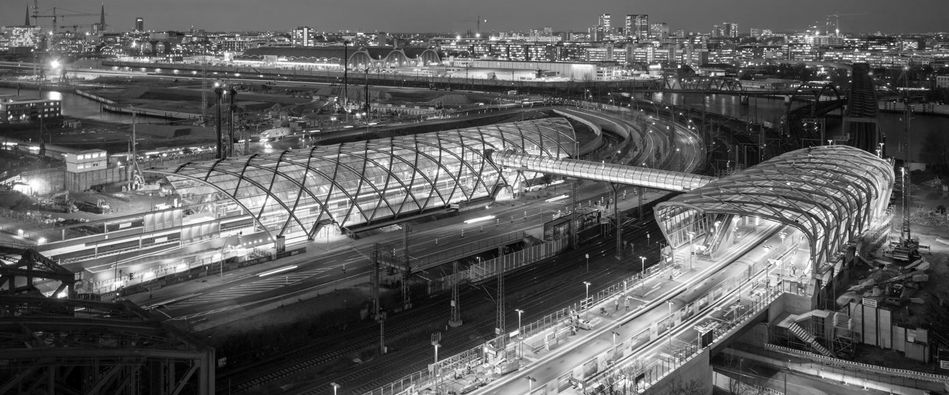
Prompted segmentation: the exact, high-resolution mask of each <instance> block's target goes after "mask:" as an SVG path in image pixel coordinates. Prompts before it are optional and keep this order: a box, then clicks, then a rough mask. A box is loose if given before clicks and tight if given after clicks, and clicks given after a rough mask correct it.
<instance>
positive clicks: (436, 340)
mask: <svg viewBox="0 0 949 395" xmlns="http://www.w3.org/2000/svg"><path fill="white" fill-rule="evenodd" d="M441 340H442V334H441V332H435V333H433V334H432V346H433V347H435V363H433V364H432V377H434V381H435V385H434V387H435V393H436V394H437V393H438V347H440V346H441V343H440V342H441Z"/></svg>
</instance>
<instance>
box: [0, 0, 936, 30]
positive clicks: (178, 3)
mask: <svg viewBox="0 0 949 395" xmlns="http://www.w3.org/2000/svg"><path fill="white" fill-rule="evenodd" d="M824 3H825V2H822V1H819V0H802V1H796V2H793V3H792V2H781V3H778V2H761V1H753V0H710V1H685V0H681V1H675V2H663V1H660V0H642V1H640V2H637V4H628V3H626V2H623V1H619V0H609V1H601V2H598V3H597V4H595V5H593V6H591V5H589V4H586V3H578V2H570V1H566V0H544V1H541V0H524V1H521V2H518V4H519V5H520V6H519V7H516V8H515V7H511V6H510V5H508V4H506V3H504V2H501V1H499V0H485V1H482V2H478V3H477V4H473V3H442V2H437V1H434V0H399V1H397V2H381V3H377V2H373V1H368V0H354V1H349V2H337V1H321V2H318V3H315V4H314V3H310V2H306V1H303V0H281V1H278V2H276V4H272V3H259V2H255V1H251V0H208V1H201V2H194V1H189V0H153V1H149V2H145V3H136V4H135V6H134V7H132V6H131V5H130V4H129V3H126V2H119V1H104V2H100V1H97V0H79V1H75V0H72V1H68V2H67V1H63V0H58V1H48V0H47V1H43V0H41V1H40V9H41V11H45V13H50V12H51V9H52V8H53V7H56V8H57V10H58V11H57V13H58V14H60V15H63V14H69V13H97V12H98V10H99V6H100V4H104V6H105V9H106V13H107V17H106V20H107V24H108V25H109V30H111V31H130V30H133V28H134V23H135V18H137V17H141V18H144V22H145V28H146V29H149V30H152V29H154V30H185V29H187V28H189V27H190V26H195V27H198V28H202V29H205V30H210V31H252V30H259V31H265V30H273V31H283V30H289V29H290V28H292V27H294V26H299V25H307V26H313V27H314V28H315V29H317V30H325V31H336V30H351V31H376V30H378V31H389V32H444V33H451V32H457V33H460V32H465V31H469V30H470V31H474V30H475V29H476V23H475V21H476V19H477V18H478V17H479V16H480V17H481V18H484V19H487V20H488V22H487V23H485V24H482V26H481V30H482V31H510V30H523V29H528V28H540V27H543V26H550V27H552V28H553V30H554V31H585V30H586V28H588V27H590V26H593V25H595V24H596V21H597V18H598V16H599V15H600V14H602V13H611V14H613V15H614V16H615V17H614V18H615V19H616V20H620V19H622V17H623V16H624V15H626V14H649V15H650V21H651V22H666V23H668V24H669V26H670V28H672V29H675V30H678V29H682V30H686V31H695V32H708V31H710V30H711V28H712V26H713V25H715V24H719V23H721V22H726V21H727V22H735V23H738V25H739V29H740V31H741V32H742V33H747V30H748V29H749V28H752V27H755V28H768V29H773V30H775V31H795V30H803V29H804V28H806V27H807V26H809V25H813V24H820V23H822V22H823V19H824V17H825V15H827V14H840V15H841V16H840V26H841V30H842V31H843V32H849V33H872V32H877V31H880V32H883V33H922V32H937V31H949V23H946V20H945V18H944V17H943V15H945V14H946V13H949V3H947V2H945V1H942V0H918V1H915V2H913V5H914V7H894V6H893V3H892V2H888V1H883V0H862V1H861V0H840V1H834V2H832V4H824ZM27 5H29V6H30V7H32V2H22V3H20V2H4V3H3V4H0V15H3V16H4V17H3V18H2V20H0V24H2V25H16V24H21V23H22V22H23V15H24V10H25V7H26V6H27ZM275 6H276V7H277V9H278V10H279V11H277V12H274V7H275ZM221 9H226V10H227V11H226V13H225V14H223V15H222V14H221V13H222V11H220V10H221ZM684 11H688V13H686V12H684ZM923 11H925V12H923ZM31 12H32V9H31ZM396 16H397V17H396ZM96 20H97V19H96V18H95V17H91V16H68V15H67V16H65V17H60V18H59V21H58V24H59V25H60V26H71V25H80V26H84V25H91V24H92V23H93V22H95V21H96ZM39 24H40V25H43V26H48V25H50V20H49V18H41V19H40V21H39Z"/></svg>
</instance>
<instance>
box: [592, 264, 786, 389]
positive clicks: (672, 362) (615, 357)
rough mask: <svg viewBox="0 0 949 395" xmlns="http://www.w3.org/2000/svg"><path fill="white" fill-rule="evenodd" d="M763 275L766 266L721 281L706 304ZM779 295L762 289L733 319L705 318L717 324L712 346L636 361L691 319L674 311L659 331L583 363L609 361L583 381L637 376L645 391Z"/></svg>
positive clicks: (682, 347)
mask: <svg viewBox="0 0 949 395" xmlns="http://www.w3.org/2000/svg"><path fill="white" fill-rule="evenodd" d="M756 266H757V265H756ZM767 272H768V267H767V265H765V266H761V267H760V268H759V270H753V271H752V272H749V276H748V277H744V276H741V277H742V278H740V279H735V278H729V279H725V280H723V281H722V282H721V284H720V285H718V286H714V287H712V288H711V289H712V290H714V291H710V292H711V293H712V295H710V300H709V303H713V299H711V298H712V297H713V296H714V297H715V299H717V298H721V297H725V296H726V295H727V294H728V293H729V292H740V291H741V289H742V288H743V286H742V284H744V283H752V284H754V283H755V282H756V281H758V278H759V277H760V276H761V275H762V274H766V273H767ZM750 273H756V274H754V275H750ZM779 285H780V284H779ZM781 294H783V291H782V287H780V286H774V287H765V289H764V290H763V291H762V292H759V293H757V296H755V297H754V298H753V299H751V306H750V308H748V309H747V310H745V311H744V312H741V311H740V310H738V311H736V312H735V316H734V317H731V316H729V317H726V318H728V319H727V320H718V319H714V318H713V317H708V318H713V319H714V320H718V321H717V322H719V324H718V325H717V326H716V327H715V328H714V330H713V332H712V336H713V337H712V339H713V340H712V342H711V343H710V344H708V345H707V346H705V347H700V346H699V345H698V344H696V343H693V342H687V343H685V344H682V342H681V341H679V342H677V343H678V347H676V348H675V349H674V350H670V351H669V352H668V354H669V355H670V358H669V359H668V360H666V359H662V358H659V359H657V360H653V361H651V362H643V361H642V360H640V359H639V358H634V357H635V356H636V353H637V352H639V351H640V349H641V348H642V347H643V346H645V345H647V344H649V343H651V342H657V341H660V340H659V339H663V338H665V337H666V336H669V333H671V332H672V331H673V330H675V329H676V328H677V327H679V326H680V325H682V324H683V323H686V322H688V321H687V320H688V319H690V318H692V316H688V312H689V310H688V308H687V307H685V306H684V307H683V308H680V309H679V310H678V311H675V312H673V313H672V314H670V316H669V318H667V319H666V320H670V321H669V322H668V323H667V324H666V325H662V326H664V328H663V327H661V326H660V325H659V324H660V323H662V322H663V321H665V320H663V321H660V322H659V323H657V324H656V328H646V329H644V330H642V331H640V332H639V333H637V334H635V335H633V336H632V337H630V338H629V339H626V340H624V341H623V342H622V343H620V344H619V345H618V346H616V347H615V348H614V349H613V350H611V351H608V352H607V353H604V354H601V355H598V356H596V357H594V358H591V359H589V360H587V361H585V362H584V363H583V365H591V366H596V364H597V363H598V362H599V361H604V360H606V361H609V362H608V363H607V364H606V365H607V366H608V368H607V369H606V370H603V371H602V372H600V373H599V374H597V373H595V372H594V374H593V375H592V376H591V377H589V378H588V379H587V380H586V381H587V382H588V383H590V384H593V383H597V382H618V381H620V380H621V379H623V378H629V377H636V376H639V375H643V376H644V379H643V381H642V382H641V383H639V387H638V390H639V391H644V390H646V389H647V388H649V387H651V386H653V385H655V384H656V383H658V382H659V381H661V380H662V379H663V378H664V377H666V376H668V375H669V374H671V373H672V372H674V371H676V369H679V368H680V367H682V366H683V365H685V364H686V363H688V362H689V361H691V360H692V359H694V358H695V357H697V356H698V355H699V354H701V353H702V352H704V351H705V350H706V349H707V348H711V347H714V346H716V345H718V344H719V343H721V341H722V340H724V339H727V338H728V337H730V336H732V335H733V334H734V333H735V332H736V331H738V330H739V329H740V328H742V327H743V326H744V325H746V324H747V323H748V322H749V321H750V320H751V319H753V318H754V317H755V316H757V315H758V314H759V313H760V312H761V311H763V310H764V309H766V308H767V307H768V306H770V304H771V303H772V302H773V301H774V300H775V299H776V298H777V297H779V296H780V295H781ZM680 312H681V316H682V317H684V318H682V321H681V322H677V323H674V321H672V318H673V317H676V316H679V315H680ZM670 345H673V346H675V345H676V343H674V342H673V340H672V339H670ZM626 382H627V386H628V388H626V390H628V391H631V390H633V386H634V385H635V384H634V383H633V382H632V380H627V381H626Z"/></svg>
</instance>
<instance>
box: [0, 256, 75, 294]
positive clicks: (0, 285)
mask: <svg viewBox="0 0 949 395" xmlns="http://www.w3.org/2000/svg"><path fill="white" fill-rule="evenodd" d="M0 256H2V257H0V294H2V293H9V294H18V293H24V292H32V291H34V290H35V285H34V281H35V280H37V279H45V280H53V281H57V282H59V285H58V288H57V289H56V290H55V291H54V292H53V294H54V295H56V294H59V293H60V292H63V291H66V294H67V296H72V294H73V292H74V286H75V283H76V274H74V273H73V272H71V271H69V270H68V269H66V268H64V267H62V266H60V265H59V264H57V263H56V262H54V261H53V260H51V259H49V258H47V257H45V256H43V254H40V253H39V252H37V251H36V250H33V249H24V248H16V247H3V246H0ZM14 260H15V261H14ZM17 278H23V279H25V280H26V283H25V284H22V285H17ZM4 289H6V292H4Z"/></svg>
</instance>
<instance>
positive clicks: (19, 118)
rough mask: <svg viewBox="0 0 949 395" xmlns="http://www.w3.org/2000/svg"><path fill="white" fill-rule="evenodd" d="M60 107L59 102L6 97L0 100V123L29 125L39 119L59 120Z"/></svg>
mask: <svg viewBox="0 0 949 395" xmlns="http://www.w3.org/2000/svg"><path fill="white" fill-rule="evenodd" d="M62 115H63V114H62V105H61V104H60V102H59V100H47V99H37V98H31V99H26V98H20V97H16V96H14V97H8V98H0V123H29V122H38V121H39V120H40V119H51V118H59V117H61V116H62Z"/></svg>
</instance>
